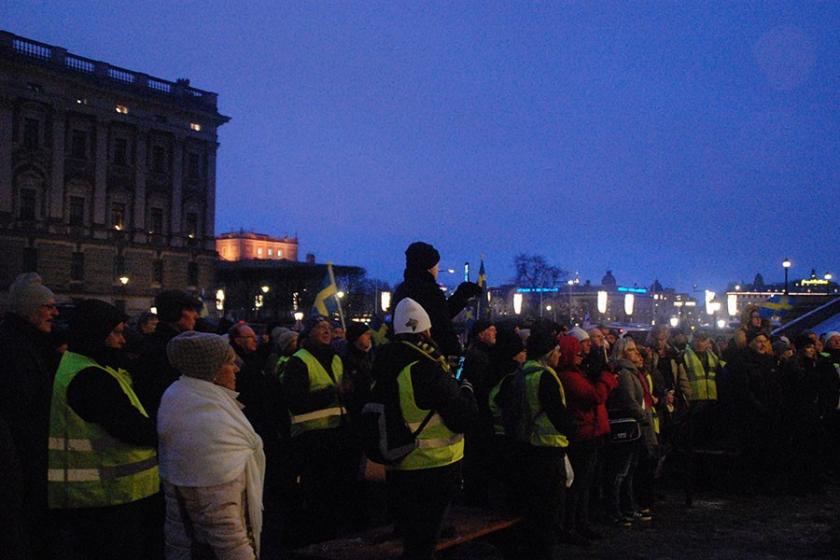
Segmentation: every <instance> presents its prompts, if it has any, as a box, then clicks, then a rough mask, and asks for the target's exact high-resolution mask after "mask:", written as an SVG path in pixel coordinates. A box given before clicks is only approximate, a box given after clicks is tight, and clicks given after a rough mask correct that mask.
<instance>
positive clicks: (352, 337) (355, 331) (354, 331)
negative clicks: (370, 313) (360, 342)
mask: <svg viewBox="0 0 840 560" xmlns="http://www.w3.org/2000/svg"><path fill="white" fill-rule="evenodd" d="M369 330H370V327H369V326H367V325H366V324H364V323H359V322H357V321H353V322H352V323H350V326H349V327H347V333H346V334H345V336H346V337H347V342H351V343H352V342H356V339H357V338H359V337H360V336H362V335H363V334H365V333H366V332H368V331H369Z"/></svg>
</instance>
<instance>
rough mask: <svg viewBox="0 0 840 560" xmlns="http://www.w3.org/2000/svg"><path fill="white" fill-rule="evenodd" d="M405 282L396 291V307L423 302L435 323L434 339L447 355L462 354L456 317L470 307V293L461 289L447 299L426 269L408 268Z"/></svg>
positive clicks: (404, 276) (394, 306) (430, 318)
mask: <svg viewBox="0 0 840 560" xmlns="http://www.w3.org/2000/svg"><path fill="white" fill-rule="evenodd" d="M403 278H404V280H403V282H402V284H400V285H399V286H397V289H396V290H395V291H394V302H393V308H394V309H396V306H397V304H398V303H399V302H400V301H402V300H403V299H405V298H411V299H413V300H414V301H416V302H417V303H419V304H420V305H421V306H422V307H423V309H424V310H425V311H426V313H428V314H429V320H431V322H432V339H433V340H434V341H435V342H436V343H437V345H438V348H440V351H441V353H442V354H443V355H444V356H457V355H460V354H461V343H460V342H459V341H458V335H457V334H455V329H454V328H453V327H452V318H453V317H455V316H456V315H457V314H458V313H460V312H461V310H462V309H464V307H466V305H467V302H468V301H469V296H470V293H469V291H467V290H464V289H461V287H460V286H459V289H458V290H456V291H455V293H454V294H452V296H451V297H450V298H449V299H448V300H447V299H446V298H445V297H444V295H443V292H442V291H441V290H440V287H439V286H438V284H437V282H436V281H435V277H434V276H432V274H431V273H430V272H428V271H426V270H422V271H414V270H410V269H406V270H405V272H404V273H403Z"/></svg>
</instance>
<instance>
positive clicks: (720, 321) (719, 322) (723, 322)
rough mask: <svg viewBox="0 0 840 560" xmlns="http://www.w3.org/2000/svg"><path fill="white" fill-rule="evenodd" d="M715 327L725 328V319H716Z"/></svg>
mask: <svg viewBox="0 0 840 560" xmlns="http://www.w3.org/2000/svg"><path fill="white" fill-rule="evenodd" d="M717 328H719V329H725V328H726V321H725V320H723V319H718V322H717Z"/></svg>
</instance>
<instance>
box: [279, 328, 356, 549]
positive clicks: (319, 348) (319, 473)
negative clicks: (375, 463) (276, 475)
mask: <svg viewBox="0 0 840 560" xmlns="http://www.w3.org/2000/svg"><path fill="white" fill-rule="evenodd" d="M300 341H301V348H300V349H299V350H298V351H297V352H295V353H294V355H293V356H292V357H291V358H290V359H289V361H288V363H287V364H286V369H285V372H284V373H283V378H282V381H281V384H282V391H283V396H284V398H285V400H286V404H287V406H288V409H289V412H290V414H291V445H292V449H293V454H294V455H295V470H296V472H297V473H298V475H299V477H300V487H301V491H302V495H303V502H304V504H305V506H306V511H304V512H303V519H300V520H298V521H302V525H301V529H302V531H311V534H309V535H306V536H303V533H302V532H300V533H298V535H299V536H303V539H304V540H328V539H330V538H334V537H335V536H336V535H337V534H338V532H339V531H340V530H341V529H343V528H345V527H347V526H348V524H350V523H351V522H352V518H351V515H350V511H349V508H350V507H352V506H353V504H352V503H351V501H350V496H351V494H352V488H353V485H354V483H355V478H356V472H357V470H358V464H357V463H356V460H357V458H358V454H357V452H356V445H355V444H354V441H353V438H352V437H351V433H350V421H349V420H350V418H349V416H348V410H347V403H348V402H349V401H350V400H351V398H352V391H353V385H352V382H350V381H349V380H348V379H347V378H346V377H345V375H344V364H343V362H342V360H341V357H340V356H339V355H338V354H337V353H336V351H335V349H334V348H333V346H332V344H331V342H332V326H331V325H330V321H329V320H328V319H327V318H326V317H321V316H315V317H312V318H310V319H309V320H308V321H307V324H306V326H305V327H304V330H303V331H302V332H301V334H300Z"/></svg>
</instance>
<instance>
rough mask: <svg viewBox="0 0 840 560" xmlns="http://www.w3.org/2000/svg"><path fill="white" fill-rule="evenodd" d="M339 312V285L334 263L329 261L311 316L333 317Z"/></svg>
mask: <svg viewBox="0 0 840 560" xmlns="http://www.w3.org/2000/svg"><path fill="white" fill-rule="evenodd" d="M338 312H339V308H338V287H337V286H336V285H335V278H334V276H333V273H332V264H331V263H327V274H326V275H325V276H324V279H323V280H322V281H321V287H320V288H319V289H318V293H317V294H316V295H315V302H314V303H313V304H312V311H310V313H309V314H310V315H311V316H315V315H321V316H322V317H331V316H332V314H333V313H338Z"/></svg>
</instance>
